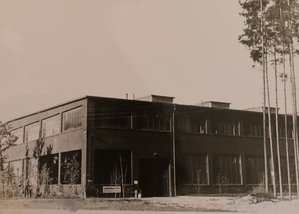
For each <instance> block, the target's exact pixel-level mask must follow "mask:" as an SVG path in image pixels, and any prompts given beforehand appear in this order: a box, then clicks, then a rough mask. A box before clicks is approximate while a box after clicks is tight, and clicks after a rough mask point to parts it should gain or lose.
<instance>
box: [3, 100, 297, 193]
mask: <svg viewBox="0 0 299 214" xmlns="http://www.w3.org/2000/svg"><path fill="white" fill-rule="evenodd" d="M279 122H280V136H281V139H280V142H281V143H280V152H281V156H282V165H283V167H282V172H283V183H284V184H286V182H287V174H286V155H285V154H286V152H285V139H284V134H283V133H284V117H283V115H280V118H279ZM288 123H289V127H291V118H288ZM8 124H9V126H10V128H11V133H12V134H13V135H15V136H16V137H18V140H17V142H16V144H17V145H16V146H14V147H11V148H10V149H9V150H8V151H7V152H6V155H7V159H6V163H5V165H7V166H9V167H11V168H12V169H13V172H14V174H15V176H17V177H20V178H21V180H22V181H23V183H26V182H28V181H29V182H30V183H31V184H32V186H36V183H37V180H39V182H40V180H41V179H38V176H39V174H40V173H41V171H42V170H46V171H48V177H49V179H48V183H49V185H50V187H51V191H52V192H59V191H60V194H62V192H67V191H68V190H69V189H70V187H76V193H77V194H79V195H85V194H87V196H103V197H105V196H113V195H116V194H119V195H121V196H124V197H131V196H133V195H134V194H137V193H141V194H142V196H145V197H146V196H174V195H177V194H179V195H181V194H205V193H217V192H218V193H219V188H221V191H222V192H224V191H225V192H245V191H248V190H249V189H251V187H252V186H256V185H260V184H263V182H264V174H265V173H264V157H263V154H264V150H263V129H262V113H261V112H254V111H248V110H232V109H229V104H228V103H221V102H207V103H202V104H200V105H198V106H190V105H178V104H174V103H173V97H165V96H156V95H151V96H149V97H145V98H142V99H140V100H128V99H115V98H104V97H94V96H86V97H83V98H80V99H77V100H74V101H71V102H67V103H64V104H61V105H58V106H55V107H52V108H48V109H45V110H42V111H39V112H36V113H33V114H31V115H27V116H24V117H21V118H17V119H14V120H11V121H9V122H8ZM274 136H275V135H274ZM289 137H291V131H290V133H289ZM41 141H42V142H44V145H42V151H41V152H40V157H36V148H37V147H36V146H37V142H41ZM289 148H290V150H289V152H290V154H291V158H290V162H291V174H292V182H293V183H294V182H295V178H294V174H295V173H294V171H295V168H294V167H295V166H294V154H293V143H292V140H291V139H289ZM268 151H269V150H268ZM274 153H276V151H274ZM268 155H269V157H270V153H269V152H268ZM269 157H268V158H269ZM43 167H44V168H43ZM72 167H73V168H72ZM70 170H73V173H70ZM25 181H26V182H25ZM56 194H58V193H56Z"/></svg>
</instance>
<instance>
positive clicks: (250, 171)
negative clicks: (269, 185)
mask: <svg viewBox="0 0 299 214" xmlns="http://www.w3.org/2000/svg"><path fill="white" fill-rule="evenodd" d="M245 169H246V183H247V184H263V183H264V180H265V167H264V158H263V157H259V156H247V157H246V158H245Z"/></svg>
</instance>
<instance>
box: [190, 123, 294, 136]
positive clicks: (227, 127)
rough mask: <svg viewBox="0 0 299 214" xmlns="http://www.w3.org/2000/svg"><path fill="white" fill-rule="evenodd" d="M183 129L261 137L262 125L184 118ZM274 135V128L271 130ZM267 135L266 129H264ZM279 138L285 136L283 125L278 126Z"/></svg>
mask: <svg viewBox="0 0 299 214" xmlns="http://www.w3.org/2000/svg"><path fill="white" fill-rule="evenodd" d="M185 131H186V132H187V133H193V134H215V135H226V136H241V135H243V134H244V135H246V136H250V137H262V136H263V126H262V125H257V124H244V127H241V123H240V122H214V123H213V122H211V121H210V120H200V119H199V120H197V119H189V120H186V125H185ZM272 131H273V134H274V135H275V129H273V130H272ZM243 132H244V133H243ZM266 132H267V135H268V130H266ZM279 136H280V138H285V128H284V126H280V127H279ZM288 138H292V129H290V128H289V129H288Z"/></svg>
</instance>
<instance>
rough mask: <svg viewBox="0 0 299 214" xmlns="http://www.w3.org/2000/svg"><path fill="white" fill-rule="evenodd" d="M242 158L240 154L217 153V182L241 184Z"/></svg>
mask: <svg viewBox="0 0 299 214" xmlns="http://www.w3.org/2000/svg"><path fill="white" fill-rule="evenodd" d="M240 165H241V160H240V156H239V155H215V156H214V158H213V172H214V183H215V184H222V185H225V184H241V167H240Z"/></svg>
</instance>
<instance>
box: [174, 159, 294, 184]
mask: <svg viewBox="0 0 299 214" xmlns="http://www.w3.org/2000/svg"><path fill="white" fill-rule="evenodd" d="M212 158H213V160H212V162H213V166H212V169H211V170H213V177H212V178H210V176H209V159H208V156H207V155H188V156H185V157H183V158H182V160H181V164H182V166H181V168H179V169H180V171H179V173H180V176H179V177H180V179H181V183H182V184H192V185H201V184H210V180H209V179H212V182H213V183H214V184H220V183H222V184H243V176H244V175H243V172H242V162H241V157H240V156H239V155H213V157H212ZM276 160H277V158H276ZM281 160H282V161H281V166H282V167H281V168H282V181H283V183H284V184H286V183H287V163H286V158H282V159H281ZM277 165H278V164H277V163H275V170H276V172H278V169H277ZM268 166H270V160H268ZM244 167H245V172H246V173H245V174H246V177H245V182H244V183H246V184H254V185H256V184H262V183H263V182H264V175H265V171H264V158H263V157H260V156H246V157H245V158H244ZM268 169H269V167H268ZM290 172H291V183H295V182H296V180H295V162H294V158H291V159H290ZM268 175H269V176H268V177H269V178H270V170H268ZM276 176H278V173H276ZM277 179H278V178H277ZM269 182H270V184H271V179H269Z"/></svg>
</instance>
